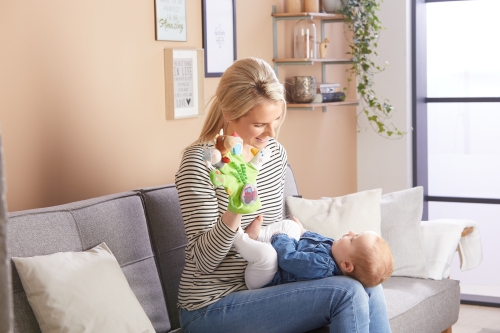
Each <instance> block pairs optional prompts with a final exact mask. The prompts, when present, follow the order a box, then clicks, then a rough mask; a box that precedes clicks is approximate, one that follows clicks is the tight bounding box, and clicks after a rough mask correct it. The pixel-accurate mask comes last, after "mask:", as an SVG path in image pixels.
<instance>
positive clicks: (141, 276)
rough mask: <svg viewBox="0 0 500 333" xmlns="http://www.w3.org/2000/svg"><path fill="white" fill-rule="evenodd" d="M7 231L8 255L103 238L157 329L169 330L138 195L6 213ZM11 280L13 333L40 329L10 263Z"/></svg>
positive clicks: (72, 247)
mask: <svg viewBox="0 0 500 333" xmlns="http://www.w3.org/2000/svg"><path fill="white" fill-rule="evenodd" d="M8 232H9V250H10V254H11V256H13V257H32V256H35V255H45V254H52V253H56V252H69V251H71V252H77V251H84V250H87V249H90V248H92V247H94V246H96V245H97V244H99V243H101V242H106V244H107V245H108V246H109V247H110V248H111V249H112V250H113V254H114V255H115V257H116V259H117V261H118V263H119V264H120V267H121V269H122V271H123V273H124V275H125V277H126V278H127V281H128V283H129V285H130V288H131V289H132V291H133V292H134V294H135V295H136V297H137V299H138V300H139V303H140V304H141V306H142V308H143V309H144V311H145V312H146V314H147V315H148V317H149V319H150V320H151V322H152V324H153V327H154V328H155V330H156V332H167V331H168V330H169V329H170V327H171V326H170V322H169V320H168V315H167V310H166V304H165V299H164V297H163V291H162V287H161V283H160V279H159V276H158V270H157V268H156V263H155V258H154V256H153V251H152V249H151V243H150V240H149V236H148V229H147V223H146V217H145V213H144V208H143V205H142V201H141V198H140V195H139V194H138V193H135V192H124V193H119V194H114V195H109V196H103V197H99V198H93V199H89V200H84V201H79V202H73V203H69V204H66V205H61V206H55V207H49V208H42V209H33V210H26V211H20V212H14V213H10V214H9V224H8ZM12 282H13V292H14V333H18V332H23V333H25V332H40V329H39V327H38V324H37V322H36V319H35V316H34V314H33V311H32V310H31V307H30V306H29V304H28V300H27V298H26V294H25V292H24V289H23V286H22V284H21V281H20V279H19V275H18V274H17V271H16V269H15V267H13V281H12Z"/></svg>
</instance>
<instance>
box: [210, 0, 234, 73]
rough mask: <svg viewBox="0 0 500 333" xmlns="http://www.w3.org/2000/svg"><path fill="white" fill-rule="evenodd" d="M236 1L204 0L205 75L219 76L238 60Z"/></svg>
mask: <svg viewBox="0 0 500 333" xmlns="http://www.w3.org/2000/svg"><path fill="white" fill-rule="evenodd" d="M235 2H236V1H235V0H203V47H204V49H205V77H218V76H222V73H224V71H225V70H226V68H228V67H229V66H231V64H232V63H233V62H234V61H235V60H236V7H235V6H236V3H235Z"/></svg>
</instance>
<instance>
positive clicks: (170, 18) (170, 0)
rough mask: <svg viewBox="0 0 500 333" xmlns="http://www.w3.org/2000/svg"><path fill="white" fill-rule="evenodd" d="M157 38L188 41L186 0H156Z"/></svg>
mask: <svg viewBox="0 0 500 333" xmlns="http://www.w3.org/2000/svg"><path fill="white" fill-rule="evenodd" d="M155 21H156V24H155V30H156V40H170V41H177V42H186V41H187V35H186V0H175V1H174V0H155Z"/></svg>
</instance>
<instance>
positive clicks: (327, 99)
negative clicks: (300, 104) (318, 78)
mask: <svg viewBox="0 0 500 333" xmlns="http://www.w3.org/2000/svg"><path fill="white" fill-rule="evenodd" d="M341 101H345V93H344V92H342V91H339V92H332V93H317V94H316V97H315V98H314V100H313V103H331V102H341Z"/></svg>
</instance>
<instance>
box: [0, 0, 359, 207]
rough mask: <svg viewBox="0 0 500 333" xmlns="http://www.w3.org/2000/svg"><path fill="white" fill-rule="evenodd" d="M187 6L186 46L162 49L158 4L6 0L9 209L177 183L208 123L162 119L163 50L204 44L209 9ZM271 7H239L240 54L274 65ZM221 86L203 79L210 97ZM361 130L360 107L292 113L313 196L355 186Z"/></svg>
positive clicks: (1, 77) (2, 41)
mask: <svg viewBox="0 0 500 333" xmlns="http://www.w3.org/2000/svg"><path fill="white" fill-rule="evenodd" d="M187 2H188V6H187V34H188V41H187V42H164V41H155V37H154V35H155V31H154V1H152V0H149V1H118V0H109V1H100V0H89V1H78V2H74V1H66V0H47V1H26V0H18V1H2V2H0V47H1V52H0V130H1V132H2V135H3V138H4V140H3V141H4V152H5V160H6V161H5V164H6V176H7V199H8V209H9V211H16V210H22V209H28V208H36V207H45V206H51V205H56V204H62V203H67V202H71V201H75V200H81V199H86V198H91V197H95V196H99V195H105V194H111V193H115V192H119V191H125V190H130V189H134V188H138V187H145V186H154V185H160V184H165V183H172V182H173V181H174V174H175V172H176V170H177V168H178V164H179V160H180V153H181V151H182V149H183V147H185V146H186V145H188V144H189V143H190V142H191V141H193V140H194V139H195V138H196V136H197V135H198V132H199V130H200V127H201V124H202V122H203V120H204V117H200V118H192V119H184V120H171V121H167V120H166V119H165V101H164V98H165V97H164V96H165V93H164V72H163V49H164V48H201V47H202V26H201V22H202V13H201V2H200V1H194V0H187ZM273 4H275V5H277V6H278V11H282V9H283V8H282V5H283V1H282V0H271V1H270V0H253V1H237V36H238V58H242V57H247V56H257V57H261V58H263V59H265V60H266V61H268V62H270V63H271V62H272V56H273V55H272V20H271V16H270V13H271V6H272V5H273ZM318 28H319V25H318ZM280 38H282V39H283V43H281V45H282V47H284V48H285V52H289V50H290V43H285V40H287V39H290V37H288V36H287V33H285V32H281V33H280ZM286 45H288V46H286ZM332 46H333V43H332ZM287 47H288V49H286V48H287ZM333 51H334V50H333V48H332V51H331V52H333ZM318 68H319V67H318ZM295 70H298V71H300V70H303V69H290V68H289V67H287V68H280V79H282V80H284V79H285V78H287V77H289V76H290V75H292V74H293V73H294V72H293V71H295ZM315 70H317V69H315ZM331 71H335V73H338V75H340V76H343V75H344V74H343V70H342V69H338V68H337V69H331ZM293 75H296V74H293ZM316 75H319V72H318V74H316ZM329 75H330V74H329ZM336 75H337V74H336ZM285 76H286V77H285ZM218 81H219V79H218V78H207V79H205V82H204V83H205V98H206V101H208V100H209V98H210V96H211V95H212V94H213V93H214V91H215V88H216V85H217V83H218ZM355 126H356V125H355V110H354V108H353V107H343V108H332V109H331V110H329V111H328V112H326V113H323V112H321V109H318V110H316V111H310V112H304V111H291V112H289V115H288V119H287V121H286V123H285V125H284V127H283V129H282V135H281V137H280V141H281V142H282V143H283V144H284V145H285V147H286V148H287V150H288V155H289V161H290V163H291V164H292V166H293V168H294V170H295V173H296V177H297V179H298V182H299V188H300V190H301V192H302V194H303V195H304V196H305V197H310V198H318V197H320V196H322V195H341V194H346V193H349V192H354V191H355V190H356V133H355Z"/></svg>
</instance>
